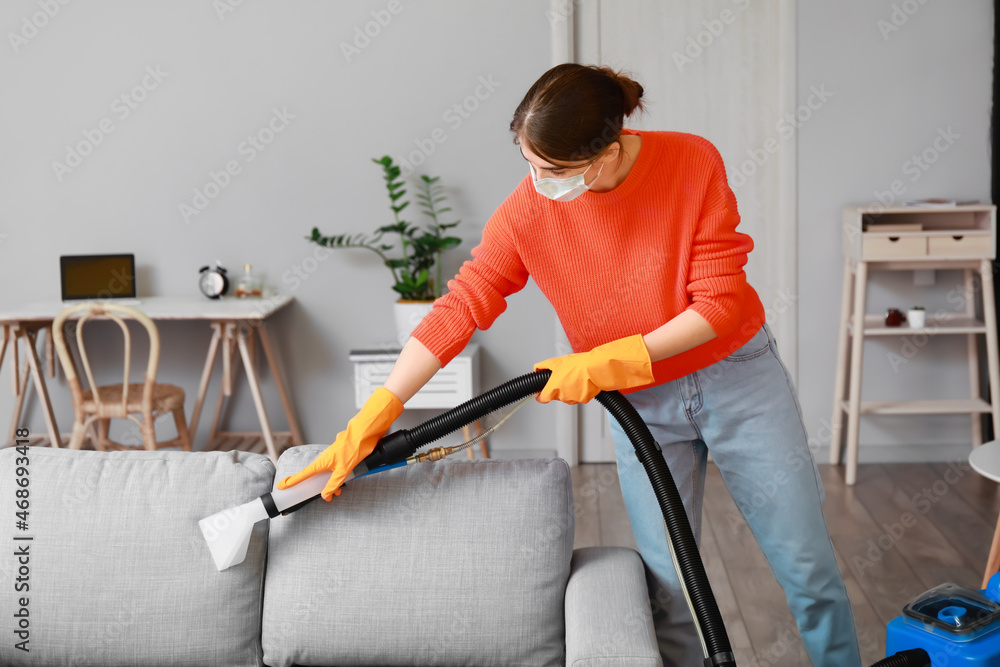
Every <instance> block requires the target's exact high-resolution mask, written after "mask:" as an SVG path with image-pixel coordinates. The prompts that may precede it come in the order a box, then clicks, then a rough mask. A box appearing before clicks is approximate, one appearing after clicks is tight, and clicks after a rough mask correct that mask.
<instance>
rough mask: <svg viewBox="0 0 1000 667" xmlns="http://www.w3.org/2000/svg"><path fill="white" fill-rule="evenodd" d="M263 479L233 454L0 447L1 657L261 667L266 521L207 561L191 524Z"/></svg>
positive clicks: (251, 462)
mask: <svg viewBox="0 0 1000 667" xmlns="http://www.w3.org/2000/svg"><path fill="white" fill-rule="evenodd" d="M19 478H24V479H26V480H28V481H27V485H26V486H25V487H20V486H19V485H18V483H17V482H16V481H15V480H17V479H19ZM273 479H274V466H273V464H272V463H271V461H270V460H269V459H268V458H267V457H265V456H261V455H259V454H247V453H242V452H241V453H235V452H177V451H155V452H153V451H150V452H146V451H141V452H93V451H80V450H67V449H50V448H40V447H31V448H28V450H27V456H24V455H22V454H21V453H19V452H17V451H16V450H15V449H12V448H7V449H3V450H0V480H2V482H0V516H3V517H4V520H3V521H0V544H3V545H4V547H3V551H4V555H3V557H2V558H0V583H2V592H0V636H2V637H4V640H3V641H2V642H0V665H5V666H16V665H46V666H47V667H58V666H59V665H73V666H74V667H78V666H80V665H101V666H102V667H117V666H121V667H137V666H139V665H154V664H155V665H206V664H210V665H219V666H227V665H232V666H234V667H246V666H254V665H257V666H259V665H262V664H263V663H262V655H261V647H260V608H261V601H262V594H263V574H264V559H265V548H266V540H267V522H266V521H262V522H260V523H258V524H257V526H256V527H255V528H254V534H253V537H252V539H251V540H250V546H249V549H248V551H247V557H246V561H245V562H244V563H243V564H241V565H240V566H239V567H234V568H230V569H229V570H226V571H224V572H219V571H217V570H216V568H215V565H214V563H213V561H212V557H211V554H210V553H209V550H208V546H207V544H206V543H205V539H204V538H203V537H202V534H201V531H200V530H199V528H198V521H199V520H200V519H203V518H205V517H207V516H209V515H211V514H214V513H216V512H218V511H220V510H224V509H226V508H229V507H232V506H234V505H239V504H242V503H245V502H248V501H250V500H253V499H254V498H257V497H259V496H260V495H261V494H263V493H266V492H267V491H269V490H270V489H271V485H272V483H273ZM19 488H26V489H27V490H28V492H27V494H26V498H21V499H22V500H24V499H26V500H27V501H28V502H27V510H26V514H25V525H26V530H22V529H20V528H18V525H17V523H16V522H15V518H16V512H18V511H22V510H21V509H20V508H19V507H18V506H17V504H16V503H17V502H18V501H19V499H18V497H17V495H15V491H16V490H17V489H19ZM22 495H25V494H22ZM22 507H23V505H22ZM18 520H20V519H18ZM15 538H30V539H20V540H15ZM13 545H17V546H16V548H17V549H18V550H20V549H24V550H26V553H25V554H24V555H23V557H17V558H15V557H14V556H13V555H12V554H11V553H10V552H11V551H13V550H14V548H15V547H14V546H13ZM15 583H18V584H20V585H22V587H21V588H18V589H15V586H14V584H15ZM22 609H23V610H24V612H23V613H21V610H22ZM18 632H23V633H24V634H23V635H19V634H16V633H18ZM22 637H24V638H25V639H26V643H25V644H24V646H23V648H25V649H27V651H24V650H21V648H18V644H19V643H20V642H21V641H22V639H21V638H22Z"/></svg>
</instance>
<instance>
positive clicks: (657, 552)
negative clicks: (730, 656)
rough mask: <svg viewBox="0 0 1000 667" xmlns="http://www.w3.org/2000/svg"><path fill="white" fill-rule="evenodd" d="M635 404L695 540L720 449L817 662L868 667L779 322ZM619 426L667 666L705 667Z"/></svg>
mask: <svg viewBox="0 0 1000 667" xmlns="http://www.w3.org/2000/svg"><path fill="white" fill-rule="evenodd" d="M627 398H628V400H629V402H630V403H632V405H633V406H635V408H636V410H637V411H638V412H639V415H640V416H641V417H642V418H643V420H644V421H645V422H646V424H647V425H648V426H649V430H650V431H651V432H652V434H653V438H654V439H655V440H656V442H657V443H658V444H659V445H660V447H661V449H662V451H663V458H664V459H665V461H666V463H667V466H668V467H669V468H670V472H671V474H672V475H673V477H674V481H675V482H676V484H677V488H678V490H679V491H680V494H681V498H682V499H683V500H684V506H685V509H686V510H687V513H688V519H689V520H690V522H691V526H692V528H693V529H694V534H695V537H696V538H698V539H700V535H701V504H702V496H703V495H704V491H705V468H706V464H707V460H708V452H709V450H711V452H712V460H713V461H714V462H715V463H716V464H717V465H718V467H719V471H720V472H721V473H722V479H723V480H724V481H725V483H726V487H727V488H728V489H729V493H730V494H731V495H732V497H733V500H734V501H735V502H736V505H737V506H738V507H739V509H740V511H741V512H742V514H743V519H745V520H746V522H747V524H748V525H749V526H750V529H751V530H752V531H753V534H754V536H755V537H756V539H757V543H758V544H759V545H760V547H761V550H762V551H763V552H764V555H765V556H766V557H767V561H768V563H769V564H770V566H771V570H772V571H773V572H774V575H775V578H777V580H778V583H779V584H781V587H782V588H783V589H784V592H785V599H786V600H787V602H788V607H789V609H790V610H791V612H792V615H793V616H794V617H795V622H796V624H797V625H798V629H799V635H800V636H801V638H802V642H803V644H804V646H805V650H806V652H807V653H808V654H809V657H810V659H811V660H812V664H813V665H814V666H815V667H820V666H822V665H830V666H831V667H832V666H834V665H836V666H837V667H846V666H852V665H860V664H861V656H860V652H859V650H858V640H857V635H856V633H855V630H854V617H853V614H852V612H851V605H850V602H849V601H848V599H847V590H846V588H845V587H844V580H843V577H842V575H841V573H840V569H839V568H838V567H837V560H836V557H835V556H834V551H833V544H832V543H831V542H830V535H829V532H828V531H827V527H826V520H825V519H824V518H823V510H822V504H823V497H824V496H823V485H822V482H821V481H820V478H819V473H818V471H817V470H816V464H815V462H814V461H813V457H812V453H811V452H810V451H809V446H808V442H807V436H806V431H805V427H804V425H803V421H802V411H801V408H800V407H799V403H798V399H797V398H796V394H795V388H794V387H793V385H792V382H791V378H790V377H789V375H788V371H787V370H786V369H785V366H784V364H783V363H782V362H781V359H780V358H779V357H778V350H777V346H776V345H775V341H774V338H773V337H772V336H771V331H770V329H768V327H767V325H764V326H763V327H762V328H761V329H760V331H758V332H757V333H756V334H755V335H754V337H753V338H751V339H750V340H749V341H748V342H747V343H746V344H745V345H744V346H743V347H741V348H740V349H739V350H737V351H736V352H734V353H733V354H732V355H731V356H729V357H727V358H725V359H723V360H721V361H718V362H716V363H714V364H712V365H711V366H708V367H706V368H704V369H702V370H700V371H697V372H695V373H691V374H690V375H687V376H685V377H682V378H679V379H677V380H674V381H672V382H667V383H665V384H661V385H658V386H656V387H651V388H649V389H644V390H642V391H637V392H633V393H631V394H628V395H627ZM610 421H611V432H612V435H613V437H614V441H615V452H616V458H617V462H618V478H619V480H620V481H621V487H622V495H623V496H624V499H625V507H626V509H627V510H628V516H629V520H630V522H631V524H632V532H633V533H634V535H635V540H636V544H637V545H638V547H639V552H640V553H641V554H642V558H643V560H644V561H645V563H646V567H647V576H648V583H649V590H650V602H651V604H652V606H653V620H654V625H655V627H656V635H657V639H658V641H659V645H660V652H661V654H662V655H663V660H664V665H678V666H681V667H687V666H688V665H701V664H702V659H703V657H702V650H701V644H700V642H699V640H698V636H697V634H696V631H695V627H694V622H693V619H692V618H691V614H690V612H689V610H688V607H687V604H686V603H685V601H684V596H683V594H682V593H681V590H680V584H679V583H678V581H677V575H676V574H675V571H674V567H673V564H672V563H671V560H670V552H669V550H668V547H667V538H666V533H665V530H664V524H663V516H662V514H661V513H660V508H659V506H658V504H657V502H656V498H655V496H654V495H653V489H652V486H651V485H650V483H649V480H648V478H647V477H646V473H645V470H643V467H642V464H640V463H639V461H638V459H637V458H636V455H635V450H634V448H633V447H632V444H631V443H630V442H629V440H628V438H627V437H626V436H625V433H624V432H623V431H622V430H621V427H620V426H619V425H618V424H617V422H616V421H615V420H614V419H611V420H610ZM733 519H734V520H739V519H737V518H736V517H733ZM729 528H730V527H729V526H727V527H726V529H729ZM777 630H778V629H777V628H776V629H775V631H776V636H777Z"/></svg>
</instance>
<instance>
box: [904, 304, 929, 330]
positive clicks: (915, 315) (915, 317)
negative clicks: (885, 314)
mask: <svg viewBox="0 0 1000 667" xmlns="http://www.w3.org/2000/svg"><path fill="white" fill-rule="evenodd" d="M906 321H907V323H909V325H910V328H911V329H923V328H924V326H926V325H927V311H925V310H924V309H923V308H916V309H915V308H911V309H910V310H908V311H906Z"/></svg>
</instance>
